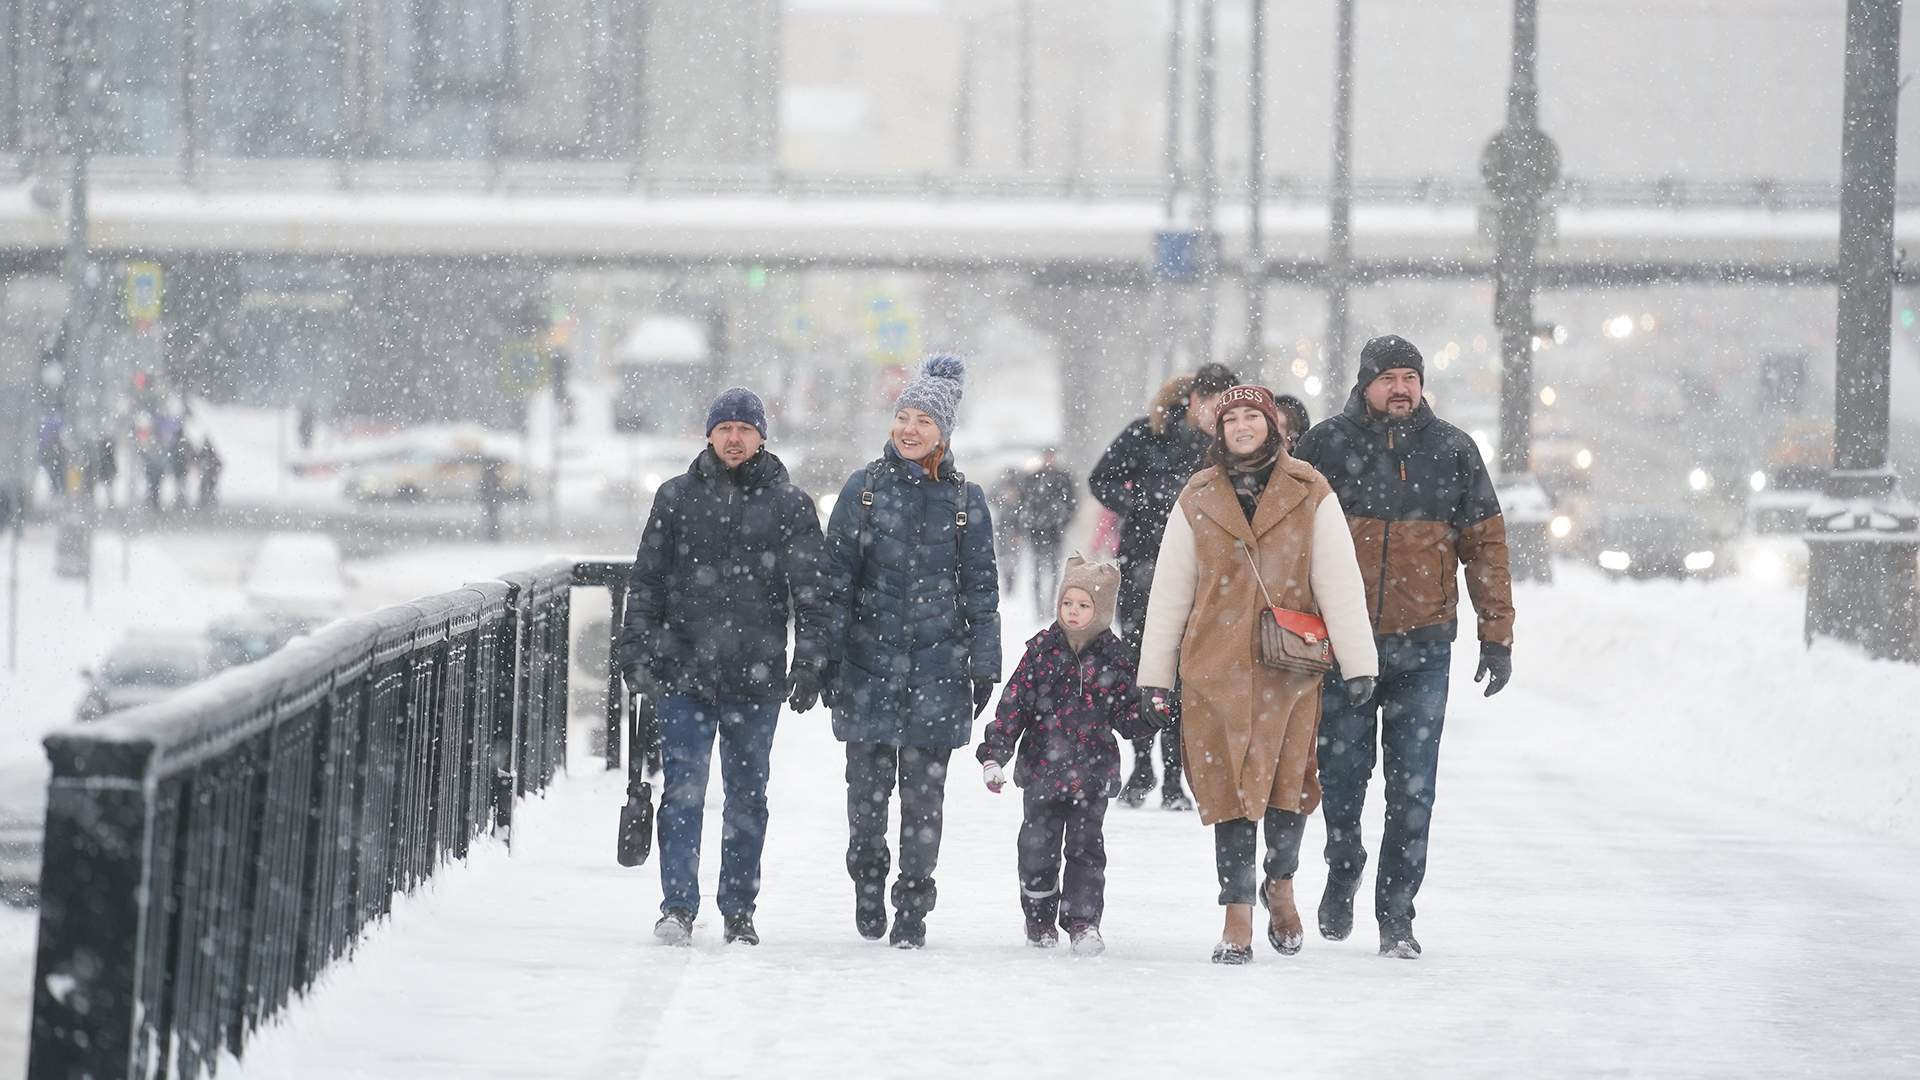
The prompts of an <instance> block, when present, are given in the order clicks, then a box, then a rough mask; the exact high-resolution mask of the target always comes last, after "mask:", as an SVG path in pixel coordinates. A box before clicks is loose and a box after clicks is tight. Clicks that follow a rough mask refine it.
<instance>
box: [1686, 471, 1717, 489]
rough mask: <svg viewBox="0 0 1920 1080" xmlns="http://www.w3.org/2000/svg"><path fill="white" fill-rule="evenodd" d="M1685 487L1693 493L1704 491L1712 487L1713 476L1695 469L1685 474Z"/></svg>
mask: <svg viewBox="0 0 1920 1080" xmlns="http://www.w3.org/2000/svg"><path fill="white" fill-rule="evenodd" d="M1687 486H1688V487H1690V488H1692V489H1693V490H1695V491H1705V490H1707V489H1708V488H1710V487H1712V486H1713V476H1712V475H1711V474H1709V473H1708V472H1707V470H1705V469H1695V470H1693V471H1692V472H1690V473H1688V474H1687Z"/></svg>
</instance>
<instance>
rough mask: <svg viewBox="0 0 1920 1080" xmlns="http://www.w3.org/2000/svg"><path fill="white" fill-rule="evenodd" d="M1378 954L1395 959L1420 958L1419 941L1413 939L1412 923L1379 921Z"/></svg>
mask: <svg viewBox="0 0 1920 1080" xmlns="http://www.w3.org/2000/svg"><path fill="white" fill-rule="evenodd" d="M1380 955H1381V956H1386V957H1391V958H1393V959H1395V960H1418V959H1420V943H1419V942H1418V941H1416V940H1414V937H1413V924H1412V923H1410V922H1398V921H1394V922H1383V923H1381V924H1380Z"/></svg>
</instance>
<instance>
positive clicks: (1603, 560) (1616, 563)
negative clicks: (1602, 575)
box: [1600, 551, 1633, 570]
mask: <svg viewBox="0 0 1920 1080" xmlns="http://www.w3.org/2000/svg"><path fill="white" fill-rule="evenodd" d="M1600 565H1601V566H1602V567H1604V568H1605V569H1608V570H1625V569H1626V568H1627V567H1629V566H1632V565H1633V556H1631V555H1629V554H1627V553H1626V552H1624V551H1603V552H1601V553H1600Z"/></svg>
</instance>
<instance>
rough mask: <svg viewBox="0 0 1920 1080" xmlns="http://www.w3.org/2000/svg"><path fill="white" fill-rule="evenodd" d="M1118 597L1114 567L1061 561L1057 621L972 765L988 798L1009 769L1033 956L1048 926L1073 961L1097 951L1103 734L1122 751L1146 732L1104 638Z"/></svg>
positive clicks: (1113, 755) (1109, 765)
mask: <svg viewBox="0 0 1920 1080" xmlns="http://www.w3.org/2000/svg"><path fill="white" fill-rule="evenodd" d="M1119 590H1120V568H1119V567H1118V566H1116V565H1114V564H1113V563H1097V564H1088V563H1087V562H1086V561H1085V560H1084V559H1082V558H1081V557H1080V556H1078V555H1075V556H1073V557H1072V558H1070V559H1068V560H1067V570H1066V576H1065V578H1064V579H1063V580H1062V581H1061V586H1060V598H1059V603H1058V604H1057V605H1056V611H1057V615H1058V618H1057V620H1056V621H1055V622H1054V624H1053V625H1052V626H1049V627H1047V628H1046V629H1045V630H1042V631H1040V632H1039V633H1038V634H1035V635H1034V636H1033V638H1032V639H1031V640H1029V641H1028V642H1027V651H1026V655H1024V656H1022V657H1021V658H1020V665H1019V666H1018V667H1016V668H1015V669H1014V672H1013V678H1012V679H1011V680H1010V681H1008V683H1007V686H1006V689H1005V690H1004V691H1003V692H1002V693H1001V695H1000V708H999V710H998V711H997V712H996V713H995V714H994V719H993V722H992V723H990V724H988V725H987V728H986V733H985V735H984V737H983V738H982V740H981V742H980V748H979V750H978V751H977V752H976V753H975V756H976V757H978V758H979V759H980V762H981V764H982V766H983V774H984V777H985V779H986V782H987V788H988V790H990V791H993V792H995V793H998V792H999V791H1000V789H1001V788H1002V787H1003V786H1005V784H1006V779H1007V778H1006V772H1005V771H1004V769H1003V766H1004V765H1005V764H1006V763H1007V762H1008V761H1012V762H1013V782H1014V783H1015V784H1017V785H1019V786H1020V788H1021V789H1022V792H1023V796H1024V799H1025V808H1024V809H1025V815H1024V817H1023V819H1022V821H1021V822H1020V841H1019V867H1020V907H1021V909H1022V910H1023V911H1024V912H1025V913H1026V917H1027V941H1028V942H1029V943H1031V944H1033V945H1035V946H1037V947H1040V948H1050V947H1052V946H1054V945H1056V944H1058V943H1059V940H1060V937H1059V933H1058V931H1057V930H1055V929H1054V927H1055V925H1056V924H1057V925H1058V926H1059V927H1061V928H1062V929H1065V930H1066V931H1067V935H1068V938H1069V940H1070V941H1071V943H1072V948H1073V951H1074V953H1075V954H1076V955H1081V956H1093V955H1098V954H1099V953H1100V951H1101V950H1102V949H1104V948H1105V947H1106V946H1105V943H1104V942H1102V941H1101V939H1100V912H1101V909H1102V907H1103V906H1104V904H1105V893H1106V882H1107V847H1106V839H1105V837H1104V836H1103V834H1102V832H1101V826H1102V823H1103V822H1104V821H1105V820H1106V815H1107V800H1109V799H1111V798H1113V797H1114V796H1115V795H1118V794H1119V793H1120V749H1119V746H1118V745H1117V744H1116V743H1115V742H1114V739H1113V734H1114V732H1115V731H1118V732H1119V733H1120V734H1121V736H1123V737H1125V738H1129V739H1132V738H1137V737H1141V736H1144V735H1146V734H1147V733H1148V732H1149V731H1151V730H1152V729H1151V728H1149V727H1148V726H1147V724H1146V723H1145V722H1144V721H1143V720H1141V718H1140V713H1139V702H1138V701H1137V700H1136V699H1135V693H1134V687H1133V658H1132V656H1131V654H1130V653H1129V652H1128V650H1127V647H1126V645H1125V644H1124V643H1122V642H1121V640H1120V639H1119V638H1118V637H1115V636H1114V634H1113V632H1112V630H1111V629H1110V628H1111V627H1112V625H1113V608H1114V599H1115V597H1116V595H1117V594H1118V593H1119ZM1016 742H1018V743H1019V752H1018V754H1017V755H1016V754H1015V752H1014V744H1015V743H1016ZM1063 855H1064V856H1065V862H1066V877H1065V882H1064V885H1065V888H1064V890H1063V889H1062V884H1063V883H1062V880H1061V874H1060V869H1061V866H1060V864H1061V861H1062V856H1063Z"/></svg>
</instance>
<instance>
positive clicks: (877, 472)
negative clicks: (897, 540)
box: [857, 459, 887, 551]
mask: <svg viewBox="0 0 1920 1080" xmlns="http://www.w3.org/2000/svg"><path fill="white" fill-rule="evenodd" d="M886 469H887V463H886V461H885V460H884V459H883V460H878V461H869V462H867V476H866V486H865V487H863V488H861V489H860V528H859V531H858V533H857V536H858V539H859V543H860V550H861V551H865V550H867V519H868V518H869V517H871V516H872V514H873V489H874V488H876V487H879V486H880V477H881V474H883V473H885V472H886Z"/></svg>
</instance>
